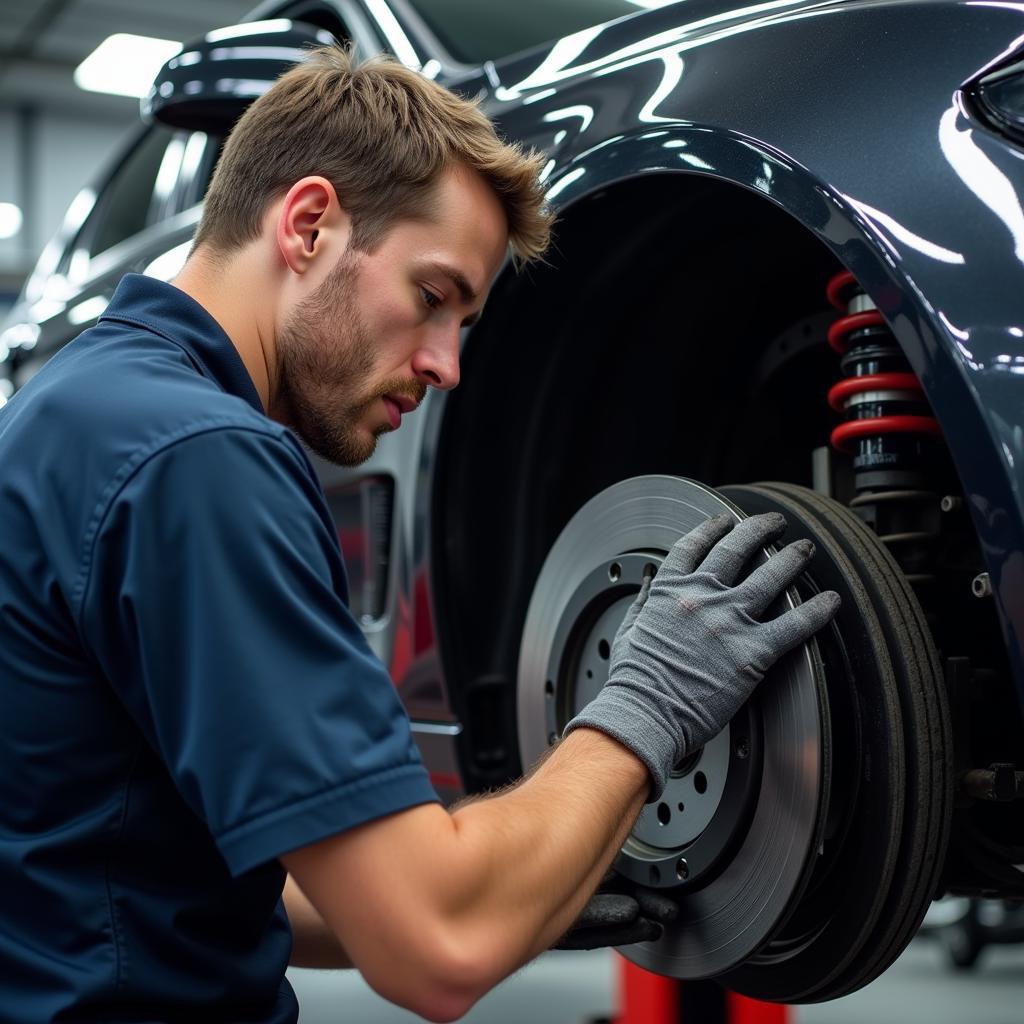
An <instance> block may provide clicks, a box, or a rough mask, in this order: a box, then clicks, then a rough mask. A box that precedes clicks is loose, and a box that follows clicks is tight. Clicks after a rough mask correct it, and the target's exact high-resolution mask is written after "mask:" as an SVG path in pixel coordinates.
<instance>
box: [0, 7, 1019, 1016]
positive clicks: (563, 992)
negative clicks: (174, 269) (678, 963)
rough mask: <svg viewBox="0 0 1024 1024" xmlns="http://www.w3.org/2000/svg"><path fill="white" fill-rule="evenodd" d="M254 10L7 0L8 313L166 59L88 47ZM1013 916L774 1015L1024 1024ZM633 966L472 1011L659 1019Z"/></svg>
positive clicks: (191, 32)
mask: <svg viewBox="0 0 1024 1024" xmlns="http://www.w3.org/2000/svg"><path fill="white" fill-rule="evenodd" d="M251 7H252V2H251V0H175V2H174V3H173V4H165V3H156V2H138V0H39V2H30V0H0V321H2V319H3V316H4V314H5V313H6V312H7V310H8V309H9V308H10V306H11V305H12V304H13V302H14V300H15V299H16V297H17V295H18V293H19V291H20V289H21V287H22V285H23V283H24V281H25V279H26V277H27V275H28V274H29V272H30V271H31V269H32V267H33V265H34V263H35V261H36V260H37V258H38V257H39V254H40V252H41V250H42V249H43V247H44V246H45V244H46V242H47V240H48V239H49V238H50V237H51V236H53V234H54V233H55V232H56V231H57V229H58V227H59V226H60V223H61V221H62V219H63V218H64V216H65V213H66V211H67V210H68V208H69V206H70V205H71V204H72V203H73V202H74V200H75V198H76V196H77V195H78V194H79V193H80V191H81V190H82V189H83V188H88V186H89V183H90V182H92V181H93V179H94V178H95V177H96V175H97V174H99V173H100V172H101V171H102V169H103V166H104V165H105V164H106V163H107V162H108V161H110V160H111V159H112V157H113V156H114V155H115V154H116V153H117V152H118V150H119V149H120V147H121V146H122V145H123V144H124V143H125V141H126V140H127V139H128V138H129V137H130V136H131V135H132V134H133V133H134V132H137V131H138V127H139V121H138V95H139V93H140V92H141V90H142V89H143V88H144V87H145V85H139V84H138V83H139V82H142V83H145V82H146V81H147V74H148V75H150V76H151V75H152V74H153V73H155V71H156V69H157V67H158V66H159V64H160V63H161V58H160V57H159V56H157V57H155V58H152V57H151V58H149V63H148V64H146V61H145V60H142V59H140V58H141V57H142V56H143V53H144V51H145V52H148V51H146V47H145V46H144V45H142V43H140V42H139V41H135V42H134V43H132V42H131V41H129V44H128V46H129V48H128V50H127V51H125V54H123V55H121V56H119V57H116V58H114V59H110V58H108V60H107V61H106V66H107V67H108V68H111V67H112V68H115V69H117V68H119V69H120V71H121V72H125V73H127V72H133V71H134V73H135V76H136V78H135V82H136V84H135V85H133V84H132V83H131V81H121V80H120V79H119V77H118V76H116V75H115V76H111V77H110V78H109V80H107V81H103V80H99V79H96V78H93V79H91V80H89V79H88V75H87V74H85V73H84V72H83V68H86V67H87V65H86V63H85V62H87V61H88V58H89V57H90V55H91V54H93V53H95V51H96V50H97V49H98V48H99V47H100V46H101V45H112V44H111V43H110V40H111V38H112V37H114V38H115V39H116V38H117V37H118V36H119V34H131V35H134V36H139V37H145V39H149V40H156V41H157V43H156V44H154V45H155V49H154V52H155V53H157V54H159V52H161V50H160V44H161V43H162V44H163V47H164V50H166V49H167V48H168V47H170V52H172V53H173V52H174V49H175V48H176V47H177V46H178V45H179V44H180V43H183V42H186V41H188V40H190V39H193V38H194V37H196V36H198V35H200V34H201V33H203V32H205V31H207V30H209V29H212V28H217V27H221V26H225V25H231V24H233V23H235V22H236V21H238V20H240V19H241V18H242V17H243V16H244V15H245V14H246V13H247V12H248V11H249V10H250V9H251ZM144 42H145V40H143V43H144ZM154 59H155V64H154V63H153V60H154ZM147 67H148V68H149V70H148V71H147V70H146V69H147ZM121 77H122V78H123V77H124V76H123V75H122V76H121ZM80 83H81V84H80ZM83 85H88V86H89V87H88V88H85V87H83ZM118 90H120V91H121V92H122V93H126V94H118ZM1007 913H1009V911H1007V910H1006V909H1005V908H1004V907H1003V905H1002V904H999V903H994V902H991V903H984V902H981V901H967V900H946V901H943V902H942V903H939V904H936V905H934V908H933V911H932V912H931V913H930V914H929V917H928V919H927V920H926V922H925V927H924V929H923V930H922V931H923V933H924V934H922V935H921V936H920V937H919V938H918V939H917V940H915V941H914V942H913V943H912V944H911V946H910V947H909V948H908V949H907V951H906V952H905V953H904V954H903V956H902V957H901V958H900V959H899V960H898V962H897V963H896V964H895V965H894V966H893V967H892V968H891V969H890V970H889V971H888V972H886V973H885V974H883V976H882V977H881V978H880V979H878V980H877V981H876V982H874V983H873V984H871V985H870V986H868V987H867V988H865V989H863V990H862V991H860V992H857V993H855V994H854V995H852V996H848V997H846V998H843V999H839V1000H836V1001H833V1002H831V1003H825V1004H821V1005H815V1006H808V1007H799V1008H790V1009H788V1010H786V1011H782V1012H781V1013H780V1014H777V1015H776V1016H774V1017H772V1018H771V1019H773V1020H775V1021H782V1020H788V1021H790V1022H792V1021H800V1022H801V1024H869V1022H872V1021H878V1020H895V1019H899V1020H901V1021H904V1022H907V1024H915V1022H921V1024H925V1022H927V1024H965V1022H970V1024H1014V1022H1020V1021H1021V1020H1022V1019H1024V1011H1022V1009H1021V997H1022V995H1024V946H1022V945H1020V944H1012V943H1004V944H1000V945H996V944H993V945H991V946H989V947H987V948H984V949H982V950H981V952H980V955H979V956H978V958H977V960H976V962H971V963H967V962H965V961H967V960H972V957H971V956H970V954H969V953H968V954H967V955H965V952H964V942H965V941H966V940H965V929H974V932H972V934H975V933H977V929H978V924H979V922H980V924H981V927H982V928H984V927H985V926H986V925H987V926H989V927H991V929H992V932H991V934H992V936H993V937H994V936H996V935H997V934H998V929H999V927H1000V925H1001V924H1002V923H1003V922H1004V920H1005V918H1006V915H1007ZM1018 930H1021V926H1020V924H1018ZM974 952H977V951H974ZM957 961H960V962H959V964H957ZM624 964H625V961H623V960H622V959H621V958H620V957H618V955H617V954H615V953H613V952H610V951H603V952H594V953H567V952H563V953H551V954H548V955H546V956H543V957H541V958H540V959H539V960H538V961H537V962H536V963H534V964H532V965H530V966H529V967H527V968H525V969H524V970H523V971H521V972H520V973H519V974H518V975H517V976H516V977H514V978H512V979H510V980H508V981H507V982H506V983H505V984H503V985H502V986H500V987H499V988H498V989H497V990H496V991H495V992H493V993H492V994H491V995H489V996H488V997H487V998H485V999H484V1000H483V1001H482V1002H481V1003H480V1004H478V1006H477V1007H476V1008H475V1009H474V1010H473V1011H472V1012H471V1013H470V1014H469V1015H468V1016H467V1017H466V1018H465V1019H466V1020H467V1021H473V1022H480V1024H483V1022H487V1024H502V1022H508V1024H513V1022H515V1024H521V1022H522V1021H524V1020H528V1021H530V1022H531V1024H570V1022H583V1021H597V1020H602V1019H607V1020H619V1021H621V1022H623V1024H626V1022H630V1024H632V1022H633V1021H640V1020H645V1021H648V1022H650V1024H658V1021H657V1019H656V1017H657V1012H658V1011H657V1010H656V1009H648V1010H646V1011H639V1012H637V1011H636V1009H635V1008H633V1009H632V1010H630V1008H628V1007H626V1006H625V1005H624V997H623V990H622V986H623V983H624V978H625V974H626V968H625V966H624ZM291 977H292V981H293V984H294V985H295V988H296V990H297V992H298V994H299V998H300V1002H301V1005H302V1008H303V1015H302V1020H303V1022H304V1024H320V1022H327V1021H334V1020H339V1019H343V1020H347V1021H357V1022H360V1024H385V1022H389V1024H390V1022H393V1024H398V1022H401V1021H411V1020H414V1019H416V1018H414V1017H413V1016H412V1015H411V1014H408V1013H405V1012H403V1011H401V1010H398V1009H396V1008H394V1007H392V1006H390V1005H389V1004H387V1003H385V1002H384V1001H383V1000H381V999H379V998H378V997H377V996H376V995H374V993H373V992H372V991H370V990H369V989H368V987H367V986H366V985H365V984H364V983H363V982H362V981H361V979H360V978H359V977H358V975H356V974H355V973H354V972H337V973H329V972H314V971H301V970H296V971H293V972H292V973H291ZM655 1002H656V1000H655ZM748 1013H749V1014H750V1015H749V1016H747V1017H746V1018H744V1019H745V1020H748V1021H750V1022H753V1021H755V1020H758V1019H762V1018H759V1017H757V1013H756V1010H749V1008H748ZM763 1019H765V1020H767V1019H768V1018H767V1017H765V1018H763Z"/></svg>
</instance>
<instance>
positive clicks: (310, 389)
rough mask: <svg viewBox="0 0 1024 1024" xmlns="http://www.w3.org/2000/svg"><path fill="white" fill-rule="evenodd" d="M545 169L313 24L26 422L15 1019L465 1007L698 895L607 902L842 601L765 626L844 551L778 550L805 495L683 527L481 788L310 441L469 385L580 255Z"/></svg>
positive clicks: (0, 839) (11, 1007)
mask: <svg viewBox="0 0 1024 1024" xmlns="http://www.w3.org/2000/svg"><path fill="white" fill-rule="evenodd" d="M539 159H540V158H539V157H538V156H536V155H534V154H529V155H527V154H524V153H523V152H522V151H520V150H519V149H517V148H515V147H511V146H508V145H505V144H504V143H502V142H501V141H500V140H499V139H498V138H497V136H496V135H495V133H494V129H493V128H492V126H491V124H490V122H489V121H488V120H487V119H486V117H484V115H483V114H481V113H480V112H479V111H478V110H477V109H476V107H475V106H473V105H472V104H470V103H468V102H465V101H463V100H462V99H460V98H458V97H456V96H454V95H453V94H451V93H449V92H447V91H446V90H444V89H443V88H441V87H440V86H438V85H436V84H435V83H433V82H431V81H429V80H427V79H426V78H424V77H421V76H419V75H417V74H415V73H413V72H412V71H409V70H407V69H405V68H403V67H402V66H400V65H398V64H397V63H394V62H390V61H387V60H384V59H375V60H373V61H370V62H368V63H365V64H362V65H356V64H355V63H354V62H353V60H352V59H351V56H350V55H349V54H348V53H347V52H346V51H343V50H341V49H338V48H325V49H322V50H318V51H314V52H313V53H312V54H311V56H310V57H309V59H308V60H307V61H305V62H303V63H302V64H301V65H299V66H297V67H296V68H295V69H294V70H292V71H290V72H289V73H287V74H286V75H285V76H283V77H282V78H281V79H280V80H279V81H278V82H277V83H276V84H275V86H274V87H273V88H272V89H270V91H269V92H267V93H266V94H265V95H264V96H263V97H262V98H260V99H259V100H257V101H256V102H255V103H254V104H253V105H252V106H251V108H250V109H249V110H248V111H247V113H246V114H245V115H244V116H243V117H242V118H241V120H240V121H239V123H238V125H237V126H236V128H235V129H234V131H233V132H232V134H231V136H230V138H229V139H228V141H227V144H226V146H225V149H224V152H223V155H222V157H221V159H220V162H219V164H218V167H217V170H216V173H215V176H214V178H213V181H212V184H211V186H210V190H209V194H208V197H207V199H206V205H205V208H204V213H203V219H202V222H201V224H200V226H199V229H198V232H197V236H196V240H195V244H194V247H193V250H192V253H191V254H190V257H189V259H188V261H187V262H186V264H185V267H184V269H183V270H182V272H181V274H180V275H179V276H178V277H177V278H176V279H175V281H174V282H173V283H170V284H168V283H163V282H160V281H156V280H151V279H149V278H145V277H141V276H136V275H129V276H128V277H126V278H125V279H124V280H123V281H122V283H121V284H120V286H119V287H118V289H117V291H116V293H115V295H114V297H113V299H112V301H111V302H110V305H109V307H108V308H107V311H106V313H105V314H104V315H103V317H101V319H100V321H99V323H98V324H97V325H96V326H95V327H93V328H91V329H89V330H87V331H85V332H84V333H83V334H82V335H80V336H79V337H78V338H77V339H76V340H75V341H74V342H72V343H71V344H69V345H67V346H66V347H65V348H64V349H63V350H62V351H61V352H59V353H58V354H57V355H56V356H55V357H54V358H52V359H51V360H50V361H49V362H48V363H47V364H46V365H45V366H44V367H43V368H42V369H41V370H40V371H39V373H38V374H36V376H35V377H33V379H32V380H30V381H29V382H28V384H27V385H26V386H25V387H24V388H23V389H22V390H21V391H20V392H19V393H18V394H17V395H16V396H15V397H14V398H13V400H12V401H10V402H9V403H8V405H7V406H6V407H5V408H4V409H3V410H2V412H0V463H2V465H3V467H4V471H3V475H2V478H0V523H2V524H3V532H2V543H0V616H2V636H3V642H2V645H0V687H2V694H0V699H2V708H3V713H2V715H0V892H2V893H3V900H2V903H0V1018H3V1019H4V1020H10V1021H17V1022H18V1024H29V1022H35V1021H65V1020H68V1021H71V1020H73V1021H104V1022H114V1021H133V1022H141V1021H147V1022H148V1021H155V1020H160V1021H172V1020H174V1021H178V1020H186V1019H190V1015H191V1016H192V1017H195V1016H196V1015H198V1017H199V1018H200V1019H203V1020H222V1021H249V1022H254V1021H267V1022H269V1021H273V1022H280V1021H294V1020H296V1019H297V1016H298V1008H297V1005H296V1002H295V997H294V994H293V992H292V990H291V988H290V986H289V985H288V983H287V981H286V979H285V968H286V966H287V964H288V963H289V962H291V963H293V964H300V965H308V966H324V967H327V966H337V967H343V966H355V967H356V968H358V969H359V970H360V971H361V972H362V973H363V975H364V976H365V978H366V980H367V981H368V982H369V984H370V985H372V986H373V987H374V988H375V989H376V990H377V991H378V992H379V993H380V994H381V995H383V996H384V997H386V998H387V999H390V1000H393V1001H394V1002H396V1003H398V1004H400V1005H402V1006H405V1007H407V1008H409V1009H411V1010H413V1011H414V1012H416V1013H419V1014H421V1015H423V1016H425V1017H428V1018H430V1019H433V1020H451V1019H453V1018H456V1017H458V1016H460V1015H461V1014H463V1013H464V1012H465V1011H466V1010H467V1009H468V1008H469V1007H470V1006H471V1005H472V1004H473V1002H474V1001H475V1000H477V999H478V998H479V997H480V996H481V995H482V994H484V993H485V992H486V991H488V990H489V989H490V988H491V987H492V986H494V985H495V984H497V983H498V982H499V981H500V980H501V979H503V978H505V977H506V976H507V975H508V974H510V973H511V972H512V971H515V970H516V969H517V968H518V967H520V966H521V965H522V964H524V963H525V962H526V961H528V960H530V959H531V958H533V957H535V956H536V955H537V954H539V953H540V952H541V951H543V950H546V949H548V948H549V947H551V946H552V944H555V943H556V942H558V941H559V940H560V938H563V937H564V940H563V944H567V945H582V946H588V945H590V946H594V945H600V944H603V943H621V942H627V941H632V940H635V939H637V938H651V937H654V936H656V935H657V934H659V928H660V923H663V922H664V921H665V920H667V919H669V918H670V917H671V913H672V910H673V907H672V905H671V904H670V903H667V901H665V900H664V899H661V900H659V899H658V898H656V897H652V896H651V895H650V894H647V893H644V892H642V891H637V892H634V893H630V892H629V891H627V890H625V888H624V885H623V884H622V882H621V880H620V881H619V884H618V886H617V888H618V895H616V894H615V892H612V894H611V895H599V896H597V897H595V898H594V899H593V900H590V897H591V895H592V894H593V893H594V891H595V889H596V888H597V887H598V885H599V883H600V882H601V881H602V878H604V876H605V874H606V871H607V870H608V867H609V865H610V863H611V861H612V858H613V857H614V855H615V853H616V852H617V850H618V848H619V847H620V845H621V844H622V842H623V841H624V839H625V837H626V835H627V834H628V832H629V830H630V828H631V826H632V824H633V822H634V821H635V819H636V817H637V814H638V813H639V811H640V810H641V808H642V806H643V804H644V802H645V801H649V800H654V799H657V797H658V794H659V793H660V791H661V789H662V787H663V786H664V784H665V780H666V776H667V774H668V773H669V771H670V770H671V768H672V766H673V765H675V764H676V763H678V761H679V760H680V759H681V758H682V757H683V756H684V755H685V754H688V753H690V752H692V751H694V750H696V749H697V748H699V747H700V746H702V745H703V744H704V743H705V742H707V741H708V740H709V739H710V738H711V737H712V736H714V735H715V734H716V733H717V732H718V731H719V730H720V729H721V728H722V727H723V726H724V725H725V724H726V723H727V722H728V721H729V719H730V718H731V717H732V715H733V714H734V713H735V712H736V710H737V709H738V708H739V707H740V705H741V704H742V703H743V702H744V701H745V700H746V699H747V697H748V696H749V695H750V693H751V692H752V690H753V688H754V686H755V685H756V684H757V682H758V681H759V680H760V679H761V677H762V676H763V674H764V673H765V671H766V670H767V669H768V668H769V666H770V665H771V664H772V663H773V662H774V661H775V660H776V659H777V658H778V657H780V656H781V655H782V654H783V653H784V652H786V651H788V650H790V649H791V648H793V647H795V646H796V645H798V644H800V643H801V642H803V641H804V640H806V639H807V638H809V637H810V636H811V635H812V634H813V633H814V631H816V630H817V629H819V628H820V627H821V626H823V625H824V624H825V623H826V622H827V621H828V620H829V618H830V617H831V616H832V615H833V614H834V612H835V609H836V607H837V605H838V600H839V599H838V596H837V595H835V594H832V593H824V594H820V595H818V596H817V597H815V598H813V599H812V600H810V601H808V602H806V603H804V604H802V605H800V606H798V607H797V608H795V609H792V610H789V611H786V612H785V613H784V614H782V615H781V616H780V617H778V618H774V619H772V618H767V619H765V618H764V613H765V610H766V609H767V608H768V606H769V605H770V604H771V602H772V601H773V600H774V599H775V598H776V597H777V596H778V595H779V594H780V593H781V592H782V591H783V589H784V588H785V587H787V586H788V585H789V584H790V583H791V582H792V581H793V580H794V579H795V578H796V576H797V575H798V574H799V573H800V572H801V571H802V570H803V569H804V568H805V566H806V565H807V562H808V559H809V558H810V557H811V554H812V547H811V544H810V542H809V541H798V542H795V543H794V544H791V545H789V546H788V547H786V548H784V549H783V550H782V551H781V552H780V553H778V554H776V555H774V556H773V557H771V558H770V559H769V560H768V561H767V562H766V563H764V564H763V565H761V566H760V567H758V568H757V569H755V570H753V571H752V572H749V573H747V572H745V569H746V567H747V563H748V561H749V560H750V559H751V557H752V556H753V555H754V554H755V553H756V552H757V551H759V550H760V549H761V548H762V547H763V546H764V545H766V544H769V543H770V542H771V541H772V540H773V539H774V538H776V537H778V536H779V534H780V533H781V531H782V529H783V527H784V522H783V520H782V518H781V516H777V515H768V516H759V517H754V518H751V519H747V520H744V521H743V522H742V523H740V524H738V525H736V526H735V527H732V525H731V521H730V520H728V519H727V518H726V517H719V518H717V519H711V520H708V521H707V522H705V523H704V524H703V525H701V526H700V527H698V528H697V529H696V530H694V531H693V532H692V533H690V534H687V535H686V536H684V537H682V538H681V539H680V540H679V542H678V543H677V544H676V546H675V547H674V548H673V549H672V551H671V552H670V553H669V555H668V557H667V559H666V561H665V563H664V564H663V566H662V568H661V569H660V570H659V572H658V573H657V575H656V577H655V578H654V580H653V582H652V581H651V580H649V579H648V580H647V581H645V584H644V587H643V589H642V590H641V592H640V594H639V596H638V598H637V600H636V602H635V603H634V605H633V607H632V609H631V611H630V613H629V615H628V616H627V618H626V621H625V622H624V623H623V626H622V628H621V629H620V630H619V633H618V635H617V637H616V640H615V644H614V648H613V652H612V657H611V672H610V678H609V681H608V684H607V686H606V687H605V688H604V689H603V691H602V692H601V694H600V695H599V696H598V697H597V698H596V699H595V700H594V701H593V702H592V703H591V704H590V705H589V706H588V707H587V708H586V709H585V710H584V711H583V713H582V714H580V715H579V716H578V717H577V718H576V719H574V720H573V721H572V722H570V723H569V725H568V727H567V729H566V736H565V737H564V738H563V740H562V741H561V742H560V743H559V744H558V745H557V746H556V747H555V749H554V750H553V751H552V752H551V753H550V755H549V756H548V757H547V758H546V759H544V760H543V762H542V763H541V764H540V765H539V766H537V767H536V768H535V769H534V770H533V772H532V773H531V774H530V775H529V776H528V777H527V778H526V779H525V780H524V781H522V782H521V783H520V784H519V785H517V786H515V787H514V788H511V789H509V790H508V791H505V792H503V793H500V794H496V795H492V796H490V797H487V798H483V799H475V800H472V801H469V802H466V803H465V804H463V805H462V806H460V807H458V808H456V809H455V810H454V811H451V812H449V811H448V810H445V809H444V808H442V807H441V805H440V804H439V802H438V800H437V797H436V795H435V793H434V791H433V789H432V787H431V785H430V782H429V779H428V776H427V773H426V771H425V769H424V766H423V764H422V763H421V760H420V757H419V755H418V753H417V750H416V748H415V746H414V744H413V742H412V739H411V734H410V728H409V723H408V719H407V717H406V714H405V712H404V709H403V707H402V705H401V703H400V701H399V699H398V697H397V695H396V693H395V690H394V687H393V686H392V684H391V681H390V679H389V678H388V674H387V672H386V670H385V668H384V667H383V666H382V665H381V664H380V663H379V662H378V661H377V660H376V659H375V658H374V657H373V655H372V654H371V652H370V650H369V648H368V646H367V644H366V642H365V640H364V638H363V635H362V633H361V632H360V630H359V628H358V626H357V624H356V623H355V621H354V620H353V618H352V616H351V614H350V612H349V611H348V608H347V590H346V580H345V574H344V569H343V566H342V561H341V555H340V551H339V548H338V543H337V538H336V532H335V528H334V525H333V524H332V522H331V519H330V515H329V513H328V510H327V506H326V503H325V499H324V496H323V492H322V490H321V488H320V485H319V482H318V480H317V477H316V476H315V474H314V470H313V468H312V466H311V464H310V462H309V460H308V458H307V455H306V453H305V450H304V448H303V446H302V445H300V443H299V440H298V439H301V441H302V442H304V443H305V445H306V446H308V447H309V448H311V449H313V450H315V451H316V452H318V453H319V454H320V455H322V456H323V457H324V458H326V459H329V460H332V461H334V462H336V463H340V464H345V465H355V464H358V463H360V462H362V461H364V460H365V459H367V458H368V457H369V456H370V455H371V453H372V452H373V450H374V446H375V444H376V440H377V437H378V436H379V435H380V434H382V433H383V432H385V431H389V430H393V429H395V428H397V427H398V426H399V424H400V423H401V419H402V416H403V415H404V414H406V413H408V412H410V411H411V410H412V409H414V408H415V406H416V405H417V404H418V403H419V402H420V401H421V399H422V398H423V396H424V394H425V392H426V390H427V388H431V387H432V388H438V389H448V388H453V387H455V385H456V384H457V383H458V380H459V340H460V332H461V330H462V329H463V328H464V327H465V326H467V325H468V324H471V323H473V322H474V321H475V320H476V319H477V317H479V315H480V312H481V309H482V307H483V304H484V299H485V297H486V295H487V293H488V290H489V288H490V286H491V284H492V282H493V281H494V279H495V277H496V276H497V274H498V272H499V270H500V269H501V267H502V265H503V263H504V261H505V259H506V256H507V254H508V250H509V248H510V247H511V249H512V252H513V253H514V255H515V256H516V257H517V258H518V259H520V260H528V259H533V258H536V257H538V256H540V255H541V254H542V253H543V251H544V248H545V246H546V245H547V241H548V235H549V232H550V220H549V215H548V213H547V212H546V211H545V208H544V206H543V194H542V191H541V187H540V185H539V184H538V171H539ZM614 299H617V300H618V301H624V302H628V301H629V298H628V296H619V297H613V300H614ZM508 372H509V373H510V374H513V373H528V372H530V368H529V367H528V366H517V365H515V363H514V362H512V361H510V363H509V367H508ZM496 542H497V543H500V542H501V540H500V538H497V539H496ZM496 596H497V595H492V594H482V595H481V599H494V598H495V597H496ZM282 891H283V899H282ZM588 900H590V902H589V903H588ZM602 900H603V902H602ZM585 907H586V910H585ZM624 908H625V909H624ZM581 912H582V916H581ZM574 922H575V924H574ZM595 925H596V928H593V927H592V926H595ZM588 929H590V933H589V934H588ZM566 933H568V935H566ZM289 958H290V960H289Z"/></svg>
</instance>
